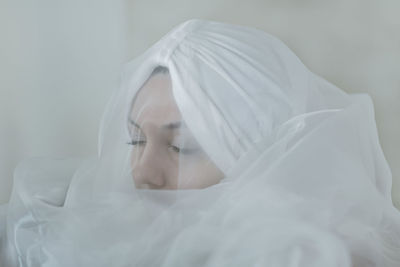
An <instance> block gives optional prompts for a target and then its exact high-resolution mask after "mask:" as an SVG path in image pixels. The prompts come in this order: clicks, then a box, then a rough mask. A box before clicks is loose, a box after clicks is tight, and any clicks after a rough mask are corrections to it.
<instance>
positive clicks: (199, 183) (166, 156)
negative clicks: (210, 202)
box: [128, 73, 223, 190]
mask: <svg viewBox="0 0 400 267" xmlns="http://www.w3.org/2000/svg"><path fill="white" fill-rule="evenodd" d="M128 127H129V132H130V135H131V142H130V144H131V145H132V153H131V167H132V177H133V180H134V183H135V186H136V188H139V189H167V190H176V189H201V188H206V187H208V186H211V185H214V184H217V183H219V181H220V180H221V179H222V178H223V173H222V172H221V171H220V170H219V169H218V168H217V167H216V166H215V164H214V163H213V162H212V161H211V160H210V159H209V158H208V156H207V155H206V154H205V153H204V151H203V150H202V149H201V147H200V146H199V145H198V143H197V142H196V140H195V139H194V137H193V135H192V134H191V133H190V131H189V129H188V128H187V127H186V126H185V123H184V122H183V121H182V116H181V113H180V111H179V109H178V106H177V105H176V102H175V99H174V97H173V94H172V83H171V79H170V76H169V74H168V73H159V74H156V75H154V76H152V77H151V78H149V79H148V80H147V82H146V83H145V84H144V85H143V87H142V88H141V89H140V90H139V92H138V94H137V95H136V97H135V99H134V100H133V103H132V108H131V111H130V117H129V122H128Z"/></svg>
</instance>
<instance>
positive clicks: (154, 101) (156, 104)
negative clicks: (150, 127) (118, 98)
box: [130, 73, 181, 124]
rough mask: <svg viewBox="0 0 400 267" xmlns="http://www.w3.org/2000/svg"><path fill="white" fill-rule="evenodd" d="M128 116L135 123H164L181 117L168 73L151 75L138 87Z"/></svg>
mask: <svg viewBox="0 0 400 267" xmlns="http://www.w3.org/2000/svg"><path fill="white" fill-rule="evenodd" d="M130 116H131V118H132V119H133V120H135V121H136V122H137V123H139V124H140V123H143V122H146V121H148V122H152V123H156V124H158V123H165V122H166V121H170V120H178V119H180V118H181V115H180V112H179V109H178V106H177V105H176V102H175V99H174V96H173V93H172V82H171V78H170V76H169V74H162V73H160V74H156V75H154V76H152V77H151V78H150V79H148V80H147V82H146V83H145V84H144V85H143V86H142V87H141V88H140V89H139V91H138V93H137V94H136V97H135V98H134V100H133V103H132V109H131V112H130Z"/></svg>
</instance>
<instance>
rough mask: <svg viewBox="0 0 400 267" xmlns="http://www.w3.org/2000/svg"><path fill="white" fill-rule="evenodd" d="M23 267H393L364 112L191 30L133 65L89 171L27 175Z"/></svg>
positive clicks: (21, 189) (19, 185) (195, 23)
mask: <svg viewBox="0 0 400 267" xmlns="http://www.w3.org/2000/svg"><path fill="white" fill-rule="evenodd" d="M7 229H8V235H7V242H8V243H7V249H8V251H9V254H8V255H14V256H13V257H9V261H10V262H19V264H20V265H21V266H146V267H150V266H163V267H172V266H173V267H177V266H182V267H187V266H207V267H211V266H213V267H214V266H215V267H216V266H218V267H220V266H230V267H232V266H237V267H242V266H279V267H281V266H307V267H312V266H318V267H320V266H324V267H330V266H332V267H333V266H363V267H366V266H399V265H400V256H399V254H398V251H399V250H400V216H399V212H398V211H397V210H396V209H395V208H394V207H393V205H392V201H391V173H390V169H389V167H388V165H387V162H386V160H385V158H384V155H383V153H382V150H381V147H380V145H379V141H378V136H377V131H376V125H375V121H374V111H373V105H372V101H371V99H370V98H369V96H367V95H362V94H359V95H348V94H346V93H344V92H343V91H341V90H340V89H339V88H337V87H335V86H334V85H332V84H330V83H328V82H327V81H325V80H324V79H322V78H320V77H318V76H317V75H315V74H313V73H312V72H310V71H309V70H308V69H307V68H306V67H305V66H304V65H303V64H302V62H301V61H300V60H299V59H298V58H297V57H296V55H294V53H293V52H292V51H291V50H290V49H289V48H288V47H286V46H285V45H284V44H283V43H282V42H281V41H279V40H278V39H276V38H275V37H273V36H271V35H268V34H266V33H265V32H262V31H260V30H257V29H253V28H248V27H243V26H236V25H230V24H225V23H219V22H213V21H203V20H190V21H187V22H185V23H182V24H180V25H178V26H176V27H175V28H174V29H172V30H171V31H170V32H169V33H167V34H166V35H165V36H164V37H163V38H162V39H161V40H160V41H158V42H157V43H156V44H154V45H153V46H152V47H150V48H149V49H148V50H147V51H145V52H144V53H143V54H142V55H141V56H139V57H138V58H136V59H135V60H133V61H132V62H130V63H128V64H127V66H126V69H125V71H124V73H123V77H122V84H121V87H120V88H119V90H117V91H116V92H115V94H114V96H113V98H112V99H111V101H110V102H109V103H108V105H107V109H106V111H105V113H104V117H103V120H102V125H101V129H100V135H99V153H98V156H97V157H96V158H94V159H91V160H87V161H84V162H79V161H78V162H76V161H68V160H66V161H50V160H36V161H28V162H25V163H23V164H21V165H20V166H19V168H18V169H17V172H16V178H15V188H14V191H13V196H12V200H11V202H10V205H9V212H8V225H7Z"/></svg>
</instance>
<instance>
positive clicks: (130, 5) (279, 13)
mask: <svg viewBox="0 0 400 267" xmlns="http://www.w3.org/2000/svg"><path fill="white" fill-rule="evenodd" d="M399 14H400V1H398V0H379V1H378V0H330V1H328V0H301V1H300V0H247V1H243V0H196V1H193V0H180V1H178V0H159V1H155V0H136V1H133V0H132V1H129V0H125V1H123V0H109V1H105V0H92V1H90V0H64V1H61V0H41V1H32V0H31V1H29V0H0V203H4V202H7V201H8V198H9V195H10V192H11V187H12V172H13V169H14V168H15V166H16V164H17V163H18V162H19V161H20V160H21V159H23V158H26V157H33V156H35V157H36V156H50V157H69V156H82V155H91V154H95V153H96V145H97V131H98V125H99V122H100V118H101V115H102V110H103V108H104V106H105V104H106V102H107V100H108V98H109V96H110V95H111V93H112V91H113V90H114V89H115V88H116V87H117V86H118V82H119V73H120V71H121V68H122V66H123V63H124V62H127V61H129V60H130V59H132V58H133V57H134V56H136V55H138V54H140V53H141V52H143V51H144V50H145V49H146V48H147V47H149V46H150V45H151V44H152V43H154V42H155V41H157V40H158V39H159V38H160V37H161V36H162V35H163V34H165V33H166V32H167V31H169V30H170V29H171V28H172V27H173V26H175V25H177V24H179V23H181V22H183V21H185V20H187V19H191V18H202V19H211V20H218V21H224V22H229V23H235V24H242V25H247V26H253V27H257V28H259V29H263V30H265V31H267V32H269V33H271V34H274V35H276V36H277V37H278V38H280V39H281V40H283V41H284V42H285V43H286V44H287V45H288V46H289V47H290V48H291V49H293V50H294V52H295V53H296V54H297V55H298V56H299V57H300V58H301V59H302V61H303V62H304V63H305V64H306V65H307V66H308V67H309V68H310V69H311V70H312V71H314V72H316V73H318V74H320V75H321V76H323V77H325V78H326V79H327V80H329V81H331V82H333V83H334V84H336V85H337V86H339V87H341V88H342V89H344V90H345V91H347V92H351V93H358V92H363V93H364V92H365V93H369V94H370V95H371V96H372V98H373V100H374V103H375V110H376V119H377V124H378V130H379V134H380V139H381V144H382V146H383V150H384V152H385V155H386V157H387V159H388V161H389V164H390V166H391V169H392V172H393V176H394V177H393V199H394V202H395V204H396V205H397V207H400V15H399Z"/></svg>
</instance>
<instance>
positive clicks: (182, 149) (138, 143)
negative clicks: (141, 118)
mask: <svg viewBox="0 0 400 267" xmlns="http://www.w3.org/2000/svg"><path fill="white" fill-rule="evenodd" d="M127 144H128V145H132V146H137V145H144V144H146V141H142V140H139V141H134V140H132V141H130V142H127ZM169 147H170V148H172V149H173V150H174V152H176V153H182V154H194V153H195V152H197V149H188V148H186V149H185V148H179V147H177V146H173V145H169Z"/></svg>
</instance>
